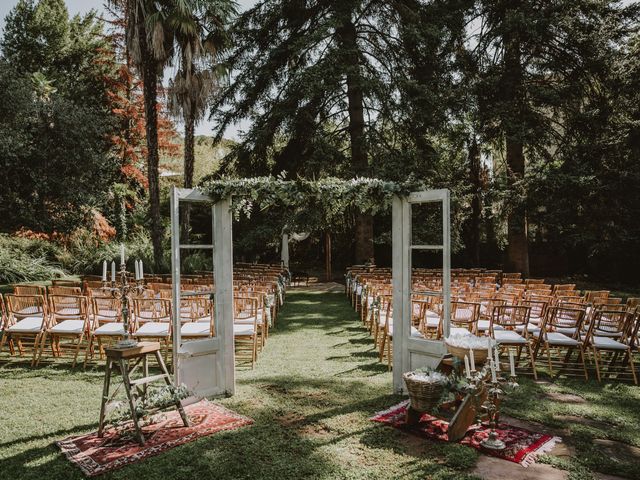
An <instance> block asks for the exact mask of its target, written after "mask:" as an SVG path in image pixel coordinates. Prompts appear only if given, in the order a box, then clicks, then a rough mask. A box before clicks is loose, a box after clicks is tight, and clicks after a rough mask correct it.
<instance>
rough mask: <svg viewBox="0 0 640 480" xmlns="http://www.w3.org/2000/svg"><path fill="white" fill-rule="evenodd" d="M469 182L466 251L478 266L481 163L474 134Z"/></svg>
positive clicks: (470, 155)
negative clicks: (469, 195)
mask: <svg viewBox="0 0 640 480" xmlns="http://www.w3.org/2000/svg"><path fill="white" fill-rule="evenodd" d="M469 183H470V184H471V195H472V197H471V216H470V217H469V221H468V222H467V235H466V237H467V245H466V247H467V252H468V255H469V259H470V261H471V265H472V266H474V267H479V266H480V218H481V215H482V189H483V183H482V163H481V158H480V146H479V145H478V140H477V138H476V136H475V135H473V138H472V140H471V142H470V144H469Z"/></svg>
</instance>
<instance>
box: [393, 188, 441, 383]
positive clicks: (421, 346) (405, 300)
mask: <svg viewBox="0 0 640 480" xmlns="http://www.w3.org/2000/svg"><path fill="white" fill-rule="evenodd" d="M421 204H435V205H438V204H439V205H440V206H441V210H442V232H441V237H440V238H441V243H437V244H429V245H424V244H419V243H414V242H415V239H414V238H413V237H412V225H411V223H412V220H414V221H415V220H416V218H414V217H415V216H413V215H412V208H413V207H414V206H417V205H421ZM392 228H393V237H392V238H393V389H394V391H395V392H397V393H403V392H404V391H405V385H404V382H403V380H402V374H403V373H405V372H408V371H411V370H414V369H416V368H420V367H432V368H435V367H436V366H437V365H438V364H439V363H440V361H441V360H442V357H443V355H444V354H445V352H446V348H445V345H444V342H442V341H436V340H428V339H424V338H419V337H417V336H412V334H411V297H412V293H414V292H412V278H411V272H412V258H413V253H414V252H416V251H421V250H422V251H435V252H441V253H442V292H432V294H433V295H441V296H442V297H443V298H442V301H443V329H444V337H445V338H446V337H448V336H449V323H450V308H451V304H450V300H451V291H450V288H451V230H450V229H451V227H450V205H449V190H446V189H443V190H428V191H424V192H415V193H411V194H410V195H409V196H408V197H395V198H394V200H393V222H392ZM421 293H424V292H421Z"/></svg>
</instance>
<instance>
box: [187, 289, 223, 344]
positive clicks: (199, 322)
mask: <svg viewBox="0 0 640 480" xmlns="http://www.w3.org/2000/svg"><path fill="white" fill-rule="evenodd" d="M183 300H185V301H184V302H182V301H181V304H180V305H181V307H180V323H181V326H180V337H181V338H182V339H184V340H196V339H200V338H208V337H215V335H216V330H215V319H214V307H213V302H212V301H211V300H210V299H209V298H207V297H204V296H203V297H187V298H186V299H183Z"/></svg>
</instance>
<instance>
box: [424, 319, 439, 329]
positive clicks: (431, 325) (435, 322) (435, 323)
mask: <svg viewBox="0 0 640 480" xmlns="http://www.w3.org/2000/svg"><path fill="white" fill-rule="evenodd" d="M439 326H440V319H439V318H433V317H427V327H429V328H438V327H439Z"/></svg>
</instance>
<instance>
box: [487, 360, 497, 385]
mask: <svg viewBox="0 0 640 480" xmlns="http://www.w3.org/2000/svg"><path fill="white" fill-rule="evenodd" d="M489 366H490V367H491V382H492V383H496V382H497V379H496V364H495V362H494V361H493V360H492V359H490V360H489Z"/></svg>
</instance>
